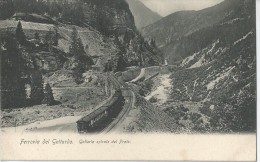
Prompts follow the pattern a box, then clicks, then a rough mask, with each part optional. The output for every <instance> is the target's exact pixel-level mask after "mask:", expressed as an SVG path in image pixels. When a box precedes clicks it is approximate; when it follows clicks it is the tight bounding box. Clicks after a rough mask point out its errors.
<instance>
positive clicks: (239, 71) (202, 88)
mask: <svg viewBox="0 0 260 162" xmlns="http://www.w3.org/2000/svg"><path fill="white" fill-rule="evenodd" d="M224 4H226V5H227V6H228V7H225V8H226V11H227V12H225V13H224V14H223V13H221V12H222V11H223V10H219V12H220V13H219V14H217V15H222V16H224V17H223V18H222V19H221V20H218V21H216V19H215V20H214V21H215V23H214V24H212V25H210V26H206V25H205V23H204V27H203V28H200V29H196V30H195V31H193V32H191V33H189V34H184V35H182V34H179V33H178V39H176V40H171V42H170V43H168V44H167V45H166V46H164V47H163V49H164V51H166V54H167V55H168V60H169V61H171V63H174V62H175V63H176V61H178V62H177V64H178V66H179V69H176V70H175V71H173V73H172V76H171V78H172V84H173V88H172V91H171V99H172V101H174V102H179V101H180V102H182V103H183V102H184V101H188V102H194V103H199V104H202V106H201V107H200V108H199V114H200V115H199V116H201V118H200V119H199V118H197V119H198V120H197V119H196V120H195V121H193V123H196V124H192V125H193V127H192V129H193V130H195V131H207V132H223V131H224V132H254V131H255V130H256V23H255V20H256V13H255V1H253V0H239V1H238V0H228V1H224V2H223V3H222V4H219V5H217V7H212V8H211V9H213V10H214V12H215V9H219V7H220V6H222V7H221V8H223V7H224ZM231 4H232V5H231ZM205 11H207V12H208V13H209V9H206V10H203V12H205ZM191 12H195V13H196V11H191ZM198 12H200V13H201V12H202V11H198ZM185 13H188V12H185ZM183 20H184V19H181V20H180V21H179V22H175V24H181V23H182V22H184V21H183ZM197 21H201V20H200V19H197ZM212 22H213V20H212ZM188 27H189V26H188ZM188 31H191V30H188ZM176 37H177V34H176Z"/></svg>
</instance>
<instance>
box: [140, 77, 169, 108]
mask: <svg viewBox="0 0 260 162" xmlns="http://www.w3.org/2000/svg"><path fill="white" fill-rule="evenodd" d="M160 83H161V84H160V86H158V87H157V88H156V89H155V90H154V91H152V92H151V93H150V95H148V96H146V97H145V99H146V100H149V99H151V98H152V97H155V98H156V99H158V100H159V102H158V103H160V104H163V103H165V102H166V101H167V99H168V93H167V92H168V91H169V89H170V88H171V87H172V85H171V79H170V74H165V75H162V76H161V77H160Z"/></svg>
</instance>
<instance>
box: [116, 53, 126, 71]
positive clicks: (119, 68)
mask: <svg viewBox="0 0 260 162" xmlns="http://www.w3.org/2000/svg"><path fill="white" fill-rule="evenodd" d="M126 67H127V62H126V61H125V59H124V56H123V54H122V53H118V58H117V66H116V71H124V70H125V69H126Z"/></svg>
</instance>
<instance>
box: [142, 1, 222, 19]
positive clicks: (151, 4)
mask: <svg viewBox="0 0 260 162" xmlns="http://www.w3.org/2000/svg"><path fill="white" fill-rule="evenodd" d="M140 1H141V2H143V3H144V4H145V5H146V6H147V7H148V8H150V9H151V10H153V11H155V12H157V13H158V14H160V15H161V16H167V15H169V14H171V13H173V12H176V11H181V10H200V9H203V8H207V7H210V6H213V5H215V4H218V3H220V2H222V1H223V0H140Z"/></svg>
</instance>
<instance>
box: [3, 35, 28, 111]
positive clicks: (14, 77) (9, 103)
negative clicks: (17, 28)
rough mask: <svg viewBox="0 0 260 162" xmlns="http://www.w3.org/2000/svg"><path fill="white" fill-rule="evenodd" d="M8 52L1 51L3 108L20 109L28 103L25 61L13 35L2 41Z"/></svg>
mask: <svg viewBox="0 0 260 162" xmlns="http://www.w3.org/2000/svg"><path fill="white" fill-rule="evenodd" d="M2 41H4V42H5V44H4V47H5V49H6V50H4V51H1V66H2V67H4V68H2V69H1V107H2V108H9V107H19V106H23V105H24V104H25V101H26V92H25V83H24V81H23V79H22V72H23V69H24V60H23V58H22V55H21V52H20V50H19V48H18V43H17V41H16V39H15V38H14V36H13V35H8V36H6V37H5V38H3V39H2Z"/></svg>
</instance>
